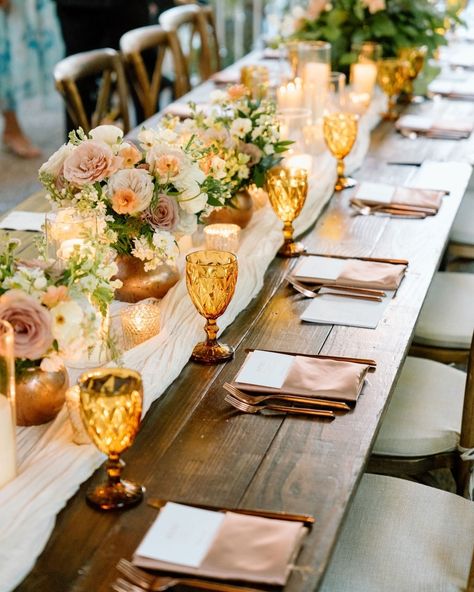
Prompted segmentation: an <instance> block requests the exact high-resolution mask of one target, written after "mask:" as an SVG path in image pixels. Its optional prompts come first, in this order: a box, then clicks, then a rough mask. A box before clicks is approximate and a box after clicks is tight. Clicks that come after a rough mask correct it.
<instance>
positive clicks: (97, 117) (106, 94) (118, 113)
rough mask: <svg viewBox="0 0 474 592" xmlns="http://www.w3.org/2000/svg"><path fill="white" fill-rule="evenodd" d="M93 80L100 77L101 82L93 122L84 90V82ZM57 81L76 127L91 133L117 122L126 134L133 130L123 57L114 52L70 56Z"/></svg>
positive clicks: (62, 64) (57, 72)
mask: <svg viewBox="0 0 474 592" xmlns="http://www.w3.org/2000/svg"><path fill="white" fill-rule="evenodd" d="M91 77H97V78H98V79H99V80H100V82H99V87H98V93H97V99H96V102H95V107H94V110H93V113H92V114H91V116H90V119H89V118H88V117H87V114H86V110H85V107H84V98H83V97H81V92H80V87H81V81H82V80H84V79H86V78H91ZM54 78H55V83H56V88H57V89H58V91H59V92H60V94H61V95H62V96H63V99H64V101H65V103H66V108H67V110H68V113H69V115H70V117H71V119H72V121H73V123H74V125H75V126H76V127H82V128H83V130H84V131H85V132H89V131H90V130H91V129H92V128H93V127H96V126H97V125H100V124H101V123H114V124H115V125H118V126H120V127H122V129H123V131H124V132H125V133H127V132H128V131H129V130H130V117H129V112H128V90H127V82H126V80H125V73H124V71H123V66H122V63H121V60H120V56H119V54H118V52H116V51H115V50H114V49H110V48H104V49H97V50H93V51H86V52H82V53H78V54H75V55H72V56H69V57H67V58H65V59H63V60H61V61H60V62H58V64H56V67H55V69H54Z"/></svg>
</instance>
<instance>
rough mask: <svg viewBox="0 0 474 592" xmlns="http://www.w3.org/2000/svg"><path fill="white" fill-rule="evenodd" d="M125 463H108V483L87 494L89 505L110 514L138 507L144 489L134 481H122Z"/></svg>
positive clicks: (116, 461) (116, 459)
mask: <svg viewBox="0 0 474 592" xmlns="http://www.w3.org/2000/svg"><path fill="white" fill-rule="evenodd" d="M124 466H125V463H124V462H123V461H122V460H120V459H119V458H118V457H117V458H110V457H109V460H108V461H107V466H106V469H107V477H108V478H107V481H106V482H105V483H101V484H100V485H98V486H97V487H94V488H92V489H89V491H88V492H87V493H86V500H87V503H88V504H89V505H90V506H92V507H93V508H95V509H96V510H102V511H104V512H109V511H113V510H126V509H128V508H133V506H136V505H138V504H139V503H140V502H141V501H142V499H143V492H144V488H143V487H142V486H141V485H139V484H138V483H135V482H134V481H127V480H125V479H121V477H120V474H121V472H122V469H123V467H124Z"/></svg>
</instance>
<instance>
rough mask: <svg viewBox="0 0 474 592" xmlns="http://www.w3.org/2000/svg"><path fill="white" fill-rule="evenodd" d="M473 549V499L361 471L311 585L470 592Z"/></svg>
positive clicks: (473, 590)
mask: <svg viewBox="0 0 474 592" xmlns="http://www.w3.org/2000/svg"><path fill="white" fill-rule="evenodd" d="M473 549H474V502H471V501H469V500H466V499H463V498H462V497H459V496H457V495H455V494H453V493H447V492H446V491H440V490H438V489H434V488H431V487H426V486H425V485H420V484H418V483H413V482H411V481H405V480H402V479H395V478H393V477H385V476H382V475H364V477H363V478H362V481H361V484H360V485H359V489H358V490H357V494H356V496H355V499H354V501H353V503H352V505H351V506H350V508H349V510H348V516H347V519H346V522H345V524H344V526H343V528H342V531H341V534H340V537H339V540H338V543H337V545H336V548H335V551H334V554H333V557H332V559H331V563H330V565H329V567H328V570H327V572H326V575H325V577H324V581H323V584H322V585H321V587H320V588H319V590H320V592H474V566H472V563H473V561H472V556H473ZM468 582H469V583H468Z"/></svg>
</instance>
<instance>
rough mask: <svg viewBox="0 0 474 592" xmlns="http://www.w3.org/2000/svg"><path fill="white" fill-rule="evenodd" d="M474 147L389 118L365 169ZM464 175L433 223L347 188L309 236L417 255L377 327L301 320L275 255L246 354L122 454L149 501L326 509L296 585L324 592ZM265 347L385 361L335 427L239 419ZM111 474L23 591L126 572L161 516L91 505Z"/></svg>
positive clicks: (200, 92) (36, 203)
mask: <svg viewBox="0 0 474 592" xmlns="http://www.w3.org/2000/svg"><path fill="white" fill-rule="evenodd" d="M212 88H213V86H212V85H211V84H210V83H206V84H204V85H202V87H199V88H198V89H196V90H195V91H193V92H192V93H191V94H190V95H189V96H188V97H186V99H188V100H189V99H191V98H192V99H193V100H195V101H197V102H199V101H200V100H202V99H204V100H206V99H207V100H208V95H209V92H210V90H211V89H212ZM186 99H185V100H186ZM433 108H434V103H433V102H426V103H425V104H423V105H419V106H413V107H410V108H409V110H410V111H412V112H414V113H422V112H423V113H429V112H430V110H431V109H433ZM437 108H438V109H439V103H438V104H437ZM444 112H445V113H446V114H449V113H451V114H452V115H453V116H455V117H458V118H467V119H472V118H473V116H474V102H462V101H446V102H445V105H444ZM152 119H153V118H152ZM473 153H474V138H471V139H469V140H464V141H458V142H456V141H444V140H434V139H423V138H418V139H415V140H410V139H407V138H403V137H401V136H400V135H398V134H396V133H395V131H394V128H393V125H392V124H390V123H385V122H384V123H381V124H380V125H379V126H378V127H377V128H376V129H375V130H374V132H373V134H372V140H371V146H370V150H369V153H368V155H367V157H366V159H365V161H364V164H363V166H362V167H361V168H360V169H359V170H358V171H357V172H356V175H355V176H356V177H357V179H359V180H362V179H370V180H379V181H384V182H387V183H394V184H395V183H396V184H402V183H403V182H404V181H405V180H407V179H408V178H409V177H410V176H411V175H413V174H414V172H415V171H416V168H415V167H412V166H393V165H389V164H387V163H388V162H389V161H393V160H395V161H400V160H403V161H410V160H422V159H432V160H439V161H447V160H453V161H466V155H468V154H473ZM466 183H467V178H464V179H459V180H456V181H455V184H456V189H455V190H454V191H453V192H452V193H451V194H450V195H449V196H447V197H446V198H445V199H444V202H443V205H442V207H441V209H440V211H439V213H438V214H437V215H436V216H433V217H428V218H426V219H425V220H401V219H391V218H382V217H374V216H353V215H351V213H352V212H351V210H350V208H349V206H348V199H349V197H350V195H351V191H344V192H343V193H341V194H335V195H334V196H333V197H332V199H331V201H330V203H329V204H328V206H327V207H326V208H325V210H324V212H323V214H322V215H321V216H320V218H319V219H318V221H317V223H316V224H315V225H314V226H313V227H312V228H311V229H310V230H309V231H307V232H306V233H305V235H304V236H303V237H302V239H303V241H304V243H305V245H306V246H307V249H308V250H309V251H312V252H318V253H326V254H330V253H331V254H343V255H353V256H376V257H392V258H405V259H408V260H409V267H408V272H407V275H406V277H405V279H404V281H403V283H402V286H401V288H400V289H399V291H398V293H397V296H396V298H395V299H394V300H393V301H392V302H391V303H390V305H389V308H388V309H387V311H386V313H385V315H384V317H383V320H382V321H381V322H380V323H379V325H378V327H377V329H375V330H369V329H360V328H352V327H344V326H327V325H318V324H303V323H302V322H300V320H299V315H300V314H301V312H302V310H303V309H304V308H305V307H306V306H307V304H308V300H305V299H303V298H301V296H300V295H298V294H297V293H295V292H293V291H292V290H290V289H289V288H288V286H287V284H286V282H285V281H283V280H284V276H285V274H287V272H288V271H289V270H290V268H291V267H292V265H293V264H294V261H293V260H286V259H280V258H275V259H274V260H273V262H272V263H271V265H270V267H269V268H268V270H267V272H266V275H265V282H264V287H263V289H262V290H261V292H260V293H259V294H258V296H257V297H256V298H255V299H254V300H253V301H252V302H251V303H250V305H249V306H248V307H247V308H246V309H245V310H244V311H243V312H242V313H241V314H240V315H239V316H238V317H237V319H236V320H235V322H234V323H233V324H232V325H231V326H230V327H229V328H228V329H227V330H226V331H225V333H224V339H225V341H226V342H227V343H230V344H231V345H233V346H234V347H235V348H236V354H235V359H234V360H233V361H231V362H229V363H227V364H224V365H219V366H210V367H206V366H200V365H196V364H194V363H188V364H187V365H186V366H185V368H184V369H183V371H182V372H181V374H180V376H179V377H178V378H177V379H176V380H175V381H174V383H173V384H172V385H171V386H170V388H168V390H167V392H166V393H165V395H164V396H162V397H161V398H160V399H159V400H158V401H157V402H155V403H154V404H153V406H152V408H151V409H150V411H149V412H148V414H147V416H146V418H145V420H144V423H143V425H142V428H141V431H140V433H139V435H138V437H137V439H136V442H135V444H134V446H133V447H132V448H131V449H130V450H129V451H128V452H127V453H126V454H125V455H124V459H125V461H126V462H127V470H126V475H129V476H130V477H131V478H133V479H135V480H136V481H138V482H139V483H142V484H144V485H145V487H146V490H147V494H146V495H147V496H149V497H158V498H165V499H170V500H175V501H184V502H186V501H189V502H194V503H201V504H211V505H222V506H228V507H242V508H245V507H248V508H265V509H269V510H280V511H288V512H298V513H307V514H312V515H314V516H315V518H316V523H315V525H314V526H313V528H312V529H311V531H310V534H309V536H308V537H307V539H306V541H305V544H304V547H303V549H302V552H301V553H300V555H299V557H298V560H297V565H296V568H295V569H294V571H293V572H292V575H291V577H290V579H289V581H288V584H287V586H286V588H285V592H296V591H298V592H303V591H309V590H315V589H317V588H318V586H319V585H320V583H321V582H322V579H323V575H324V572H325V569H326V567H327V566H328V564H329V561H330V559H331V554H332V552H333V549H334V546H335V544H336V542H337V539H338V535H339V533H340V530H341V526H342V524H343V522H344V518H345V516H346V514H347V513H348V512H350V511H351V500H352V498H353V496H354V494H355V492H356V490H357V486H358V483H359V480H360V479H361V477H362V475H363V473H364V469H365V467H366V464H367V461H368V459H369V457H370V453H371V449H372V446H373V443H374V440H375V438H376V435H377V432H378V429H379V427H380V424H381V421H382V419H383V415H384V411H385V410H386V408H387V405H388V403H389V400H390V396H391V394H392V392H393V390H394V387H395V385H396V382H397V378H398V376H399V373H400V370H401V367H402V365H403V361H404V359H405V357H406V355H407V352H408V349H409V347H410V343H411V340H412V338H413V333H414V327H415V324H416V321H417V318H418V315H419V313H420V309H421V307H422V305H423V301H424V299H425V297H426V294H427V291H428V289H429V287H430V283H431V280H432V278H433V275H434V273H435V272H436V270H437V269H438V266H439V264H440V261H441V259H442V256H443V252H444V249H445V247H446V244H447V242H448V238H449V232H450V228H451V225H452V223H453V220H454V217H455V215H456V212H457V209H458V207H459V204H460V202H461V199H462V197H463V194H464V192H465V189H466ZM17 209H19V210H21V209H23V210H30V211H31V210H35V211H45V210H47V209H48V205H47V203H46V201H45V200H44V199H43V198H42V197H41V196H40V195H35V196H32V197H31V198H29V199H27V200H26V201H25V202H23V203H22V204H21V205H20V206H19V207H18V208H17ZM13 234H14V235H17V236H20V237H21V238H22V240H23V244H24V254H25V255H28V254H31V253H32V246H31V245H32V235H31V233H21V232H17V233H13ZM262 240H265V237H263V236H262ZM446 306H447V307H448V306H449V302H447V303H446ZM257 347H258V348H267V349H272V350H283V351H299V352H301V353H306V354H318V353H321V354H330V355H339V356H352V357H362V358H373V359H375V360H376V361H377V370H376V372H375V373H371V374H370V375H369V376H370V378H369V381H368V383H367V384H366V386H365V388H364V393H363V395H362V396H361V397H360V399H359V401H358V403H357V406H356V407H355V409H354V410H352V411H351V412H349V413H347V414H345V415H342V416H338V417H337V418H336V420H335V421H333V422H329V423H328V422H326V421H320V420H318V419H316V420H315V419H309V418H298V417H286V416H272V417H268V416H267V417H262V416H255V415H249V414H241V413H239V412H237V411H235V410H234V409H233V408H231V407H230V406H229V405H228V404H227V403H226V402H225V401H224V390H223V388H222V385H223V383H224V382H226V381H229V380H232V379H233V377H234V376H235V374H236V371H237V369H238V368H239V367H240V365H241V364H242V361H243V359H244V357H245V349H246V348H257ZM103 477H104V475H103V470H99V471H97V472H96V473H95V474H94V475H93V476H92V477H91V478H90V479H89V480H88V481H87V482H86V483H84V484H83V485H82V487H81V488H80V490H79V491H78V492H77V493H76V494H75V495H74V496H73V497H72V498H71V499H70V500H69V502H68V503H67V506H66V507H65V508H64V510H63V511H62V512H61V513H60V514H59V515H58V518H57V522H56V526H55V529H54V531H53V534H52V536H51V538H50V540H49V542H48V544H47V546H46V548H45V550H44V551H43V553H42V555H41V556H40V557H39V559H38V561H37V562H36V565H35V567H34V568H33V570H32V571H31V572H30V574H29V575H28V576H27V577H26V579H25V580H24V581H23V582H22V583H21V584H20V585H19V586H18V587H17V589H16V590H17V591H18V592H105V591H109V590H110V589H111V588H110V585H111V583H112V582H113V580H114V579H115V578H116V577H117V576H118V572H117V571H116V569H115V565H116V563H117V561H118V560H119V559H120V558H121V557H126V558H128V559H130V558H131V556H132V554H133V552H134V550H135V548H136V547H137V545H138V543H139V542H140V540H141V539H142V538H143V536H144V534H145V532H146V531H147V529H148V527H149V526H150V524H151V523H152V522H153V520H154V519H155V518H156V516H157V511H156V510H155V509H153V508H151V507H149V506H148V505H147V504H146V502H144V503H142V504H141V505H140V506H138V507H137V508H135V509H132V510H130V511H127V512H119V513H110V514H105V513H98V512H96V511H94V510H92V509H91V508H90V507H88V506H87V505H86V503H85V491H86V489H87V488H89V487H90V486H91V485H95V484H97V483H99V482H100V481H101V480H102V479H103ZM400 511H403V509H401V510H400Z"/></svg>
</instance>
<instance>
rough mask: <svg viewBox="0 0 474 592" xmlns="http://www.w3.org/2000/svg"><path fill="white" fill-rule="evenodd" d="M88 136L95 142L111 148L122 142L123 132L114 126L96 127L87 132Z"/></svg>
mask: <svg viewBox="0 0 474 592" xmlns="http://www.w3.org/2000/svg"><path fill="white" fill-rule="evenodd" d="M89 135H90V136H91V138H92V139H93V140H96V142H104V144H107V145H108V146H110V147H111V148H112V147H114V146H115V145H116V144H120V142H121V141H122V138H123V130H121V129H120V128H119V127H117V126H116V125H98V126H97V127H95V128H94V129H92V130H91V131H90V132H89Z"/></svg>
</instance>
